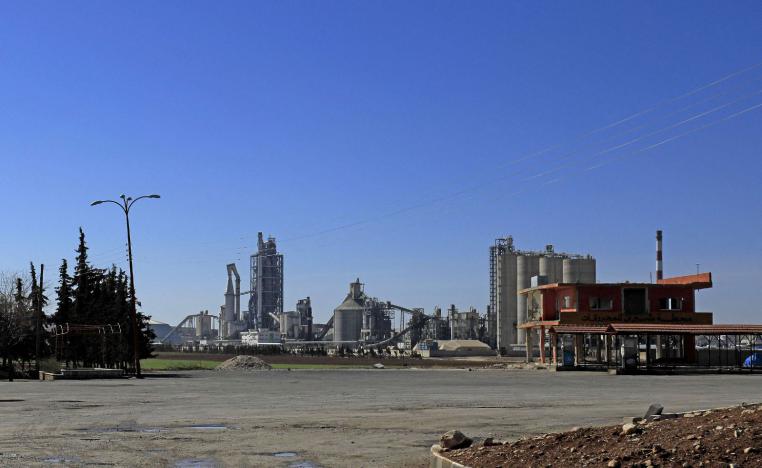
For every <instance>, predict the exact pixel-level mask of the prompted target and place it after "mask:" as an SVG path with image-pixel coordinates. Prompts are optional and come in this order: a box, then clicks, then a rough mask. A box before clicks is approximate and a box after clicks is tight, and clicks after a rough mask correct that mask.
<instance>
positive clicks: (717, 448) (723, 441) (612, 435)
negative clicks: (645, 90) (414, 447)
mask: <svg viewBox="0 0 762 468" xmlns="http://www.w3.org/2000/svg"><path fill="white" fill-rule="evenodd" d="M638 419H640V418H638ZM443 455H444V456H446V457H447V458H450V459H451V460H454V461H457V462H458V463H461V464H463V465H466V466H470V467H475V468H482V467H496V466H587V467H601V468H609V467H610V468H625V467H627V468H629V467H650V466H653V467H657V466H664V467H681V466H682V467H686V468H687V467H701V466H704V467H715V466H716V467H720V466H721V467H728V466H731V467H732V466H736V467H744V468H747V467H751V466H762V405H742V406H738V407H734V408H726V409H716V410H710V411H696V412H693V413H686V414H684V415H683V416H682V417H677V418H670V419H663V420H652V421H649V420H642V421H639V422H637V423H628V424H625V425H624V426H607V427H589V428H581V429H578V430H576V431H572V432H563V433H557V434H546V435H543V436H538V437H533V438H528V439H522V440H518V441H516V442H497V441H493V440H491V439H490V440H486V439H485V441H484V442H483V443H479V444H476V445H474V446H471V447H469V448H466V449H460V450H451V451H448V452H447V453H445V454H443Z"/></svg>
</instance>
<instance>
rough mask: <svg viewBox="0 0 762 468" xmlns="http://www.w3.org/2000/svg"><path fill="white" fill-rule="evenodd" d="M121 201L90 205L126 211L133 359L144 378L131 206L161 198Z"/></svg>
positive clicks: (99, 201) (151, 196)
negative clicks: (113, 205)
mask: <svg viewBox="0 0 762 468" xmlns="http://www.w3.org/2000/svg"><path fill="white" fill-rule="evenodd" d="M119 198H120V200H121V201H115V200H96V201H94V202H92V203H90V206H95V205H100V204H101V203H113V204H115V205H117V206H118V207H119V208H121V209H122V211H123V212H124V218H125V220H126V221H127V255H128V257H129V259H130V300H131V302H132V310H131V311H130V316H131V317H130V318H131V320H132V359H133V361H134V365H135V376H136V377H137V378H139V379H141V378H143V376H142V375H141V373H140V333H139V331H138V306H137V301H136V299H135V274H134V272H133V269H132V239H131V238H130V208H132V205H134V204H135V202H136V201H138V200H141V199H143V198H161V197H160V196H159V195H143V196H142V197H138V198H136V199H134V200H133V199H132V197H128V196H126V195H124V194H122V195H121V196H120V197H119Z"/></svg>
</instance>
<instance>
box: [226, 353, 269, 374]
mask: <svg viewBox="0 0 762 468" xmlns="http://www.w3.org/2000/svg"><path fill="white" fill-rule="evenodd" d="M270 369H272V366H271V365H270V364H268V363H266V362H265V361H263V360H261V359H259V358H258V357H254V356H236V357H234V358H230V359H228V360H227V361H225V362H223V363H222V364H220V365H219V366H217V367H215V368H214V370H217V371H260V370H270Z"/></svg>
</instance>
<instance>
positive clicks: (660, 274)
mask: <svg viewBox="0 0 762 468" xmlns="http://www.w3.org/2000/svg"><path fill="white" fill-rule="evenodd" d="M661 241H662V238H661V229H659V230H658V231H656V282H657V283H658V282H659V280H661V279H664V265H663V264H662V256H661V252H662V250H661Z"/></svg>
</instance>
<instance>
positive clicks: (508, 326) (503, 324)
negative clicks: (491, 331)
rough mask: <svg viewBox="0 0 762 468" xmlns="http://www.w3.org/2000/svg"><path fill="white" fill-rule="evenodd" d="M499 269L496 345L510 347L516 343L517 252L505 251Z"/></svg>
mask: <svg viewBox="0 0 762 468" xmlns="http://www.w3.org/2000/svg"><path fill="white" fill-rule="evenodd" d="M499 261H500V263H499V268H498V269H497V293H496V296H497V297H496V299H497V307H496V309H497V310H496V311H495V316H496V318H497V337H496V346H497V348H498V349H500V348H506V349H507V348H508V346H510V345H512V344H514V343H516V340H517V337H516V321H517V320H518V317H517V315H516V254H515V253H513V252H505V253H503V255H501V256H500V260H499Z"/></svg>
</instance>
